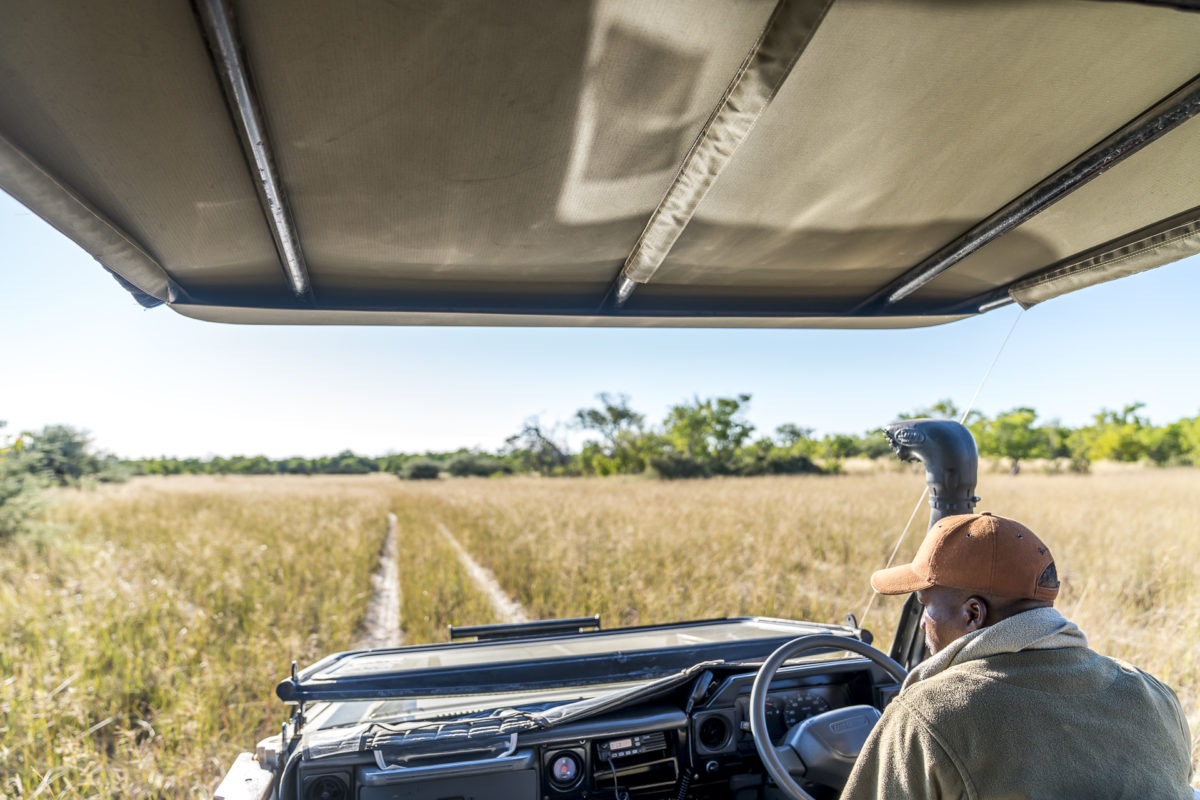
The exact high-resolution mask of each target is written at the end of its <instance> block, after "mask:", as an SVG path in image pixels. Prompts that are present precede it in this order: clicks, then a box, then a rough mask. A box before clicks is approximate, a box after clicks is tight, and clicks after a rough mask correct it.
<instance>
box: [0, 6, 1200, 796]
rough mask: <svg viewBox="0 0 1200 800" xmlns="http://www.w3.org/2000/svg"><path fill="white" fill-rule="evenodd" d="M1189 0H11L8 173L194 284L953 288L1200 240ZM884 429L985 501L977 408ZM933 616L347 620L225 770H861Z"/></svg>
mask: <svg viewBox="0 0 1200 800" xmlns="http://www.w3.org/2000/svg"><path fill="white" fill-rule="evenodd" d="M1189 5H1190V4H1189V3H1187V2H1183V0H1180V2H1176V3H1169V2H1164V3H1133V2H1127V3H1126V2H1089V1H1088V0H1073V1H1064V2H1042V1H1041V0H1038V1H1036V2H1003V3H1001V2H997V3H953V2H930V0H889V2H867V1H865V0H861V1H860V0H837V2H831V1H830V0H815V1H808V0H795V1H794V2H788V1H787V0H780V1H779V2H778V3H776V2H770V1H769V0H761V1H760V0H741V1H740V2H718V1H715V0H714V1H713V2H695V0H687V1H684V0H676V1H672V2H665V1H664V2H653V3H646V2H643V3H639V2H625V1H624V0H590V1H587V2H585V1H584V0H580V1H579V2H561V0H538V1H537V2H521V3H519V4H517V3H495V2H486V0H464V1H463V2H454V3H429V2H394V3H386V4H385V3H367V2H362V3H338V4H334V3H325V2H316V1H315V0H291V1H290V2H282V0H237V1H235V0H194V2H193V3H188V2H183V0H173V1H164V0H130V2H124V3H120V4H96V3H91V4H81V3H73V2H66V0H37V2H18V1H17V0H4V1H3V2H2V3H0V8H2V9H3V14H2V19H3V24H2V25H0V188H3V189H4V190H5V191H7V192H8V193H10V194H12V195H13V196H14V197H16V198H17V199H18V200H19V201H21V202H23V203H24V204H25V205H27V206H28V207H29V208H30V209H32V210H33V211H34V212H35V213H37V214H38V215H39V216H41V217H42V218H44V219H45V220H47V221H48V222H50V223H51V224H52V225H54V226H55V227H56V228H58V229H59V230H60V231H62V232H63V233H65V234H66V235H67V236H69V237H70V238H71V239H73V240H74V241H75V242H77V243H78V244H79V245H80V246H81V247H83V248H84V249H85V250H87V251H88V252H89V253H91V254H92V255H94V256H95V258H96V259H97V260H98V261H99V262H100V263H101V264H102V266H103V267H104V268H105V269H107V270H108V271H109V272H110V273H111V274H112V275H113V276H114V277H115V278H116V280H117V281H118V282H120V284H121V285H122V286H124V287H125V288H126V289H127V290H129V292H131V293H132V294H133V296H134V297H135V298H136V299H137V300H138V301H139V302H140V303H142V304H143V305H145V306H148V307H153V306H157V305H162V304H165V305H168V306H170V307H171V308H172V309H174V310H175V311H177V312H179V313H181V314H185V315H187V316H190V317H194V318H197V319H202V320H211V321H217V322H237V323H268V324H278V323H289V324H290V323H295V324H367V325H374V324H405V325H529V326H538V325H541V326H572V325H590V326H708V327H843V328H856V327H860V328H862V327H871V328H883V327H893V328H895V327H912V326H921V325H934V324H940V323H948V322H954V321H956V320H960V319H964V318H966V317H970V316H972V315H976V314H982V313H986V312H988V311H990V310H992V309H995V308H999V307H1001V306H1004V305H1007V304H1009V303H1013V302H1016V303H1020V304H1021V305H1023V306H1025V307H1028V306H1031V305H1034V304H1036V303H1040V302H1042V301H1045V300H1047V299H1050V298H1053V297H1056V296H1058V295H1060V294H1063V293H1065V292H1069V291H1074V290H1077V289H1080V288H1083V287H1086V286H1090V285H1093V284H1096V283H1099V282H1102V281H1107V280H1111V279H1114V278H1118V277H1121V276H1124V275H1128V274H1132V273H1135V272H1138V271H1142V270H1146V269H1150V268H1152V267H1156V266H1159V265H1162V264H1165V263H1168V262H1171V261H1175V260H1177V259H1180V258H1183V257H1185V256H1188V255H1192V254H1194V253H1197V252H1200V123H1197V122H1195V121H1194V120H1193V118H1194V117H1195V116H1196V114H1197V112H1198V111H1200V13H1193V11H1192V10H1191V9H1189V8H1188V6H1189ZM642 355H646V354H639V353H631V354H630V358H631V359H633V358H638V357H640V356H642ZM962 367H963V365H915V366H914V368H921V369H928V370H929V371H930V373H931V374H936V371H937V370H939V369H961V368H962ZM891 432H892V437H893V443H894V444H895V445H896V446H897V447H898V449H899V450H900V452H901V453H902V454H903V455H905V456H906V457H914V458H917V459H921V460H924V461H925V463H926V468H927V477H928V480H929V482H930V486H931V489H932V491H931V500H930V502H931V504H932V506H933V515H934V517H937V516H939V515H941V514H944V513H948V512H950V511H953V510H966V509H968V508H970V507H971V504H972V503H973V502H974V500H973V498H974V495H973V487H974V472H975V461H974V457H975V456H974V447H973V444H972V443H971V441H970V439H969V436H965V435H964V432H963V430H962V429H961V428H957V427H956V426H955V425H954V424H953V423H944V422H918V423H911V424H907V425H903V426H900V427H896V428H893V429H892V431H891ZM917 616H918V615H917V611H916V606H915V604H914V603H913V601H912V600H910V601H909V604H908V605H907V606H906V611H905V613H904V614H903V615H902V621H901V625H900V628H899V630H898V631H897V632H895V636H894V641H893V643H892V645H891V646H890V649H889V653H890V655H884V654H883V653H882V652H880V651H878V650H876V649H874V648H873V647H871V646H870V640H871V637H870V636H869V635H868V634H867V633H866V632H865V631H863V630H861V629H860V628H859V627H858V625H857V623H856V622H855V621H854V620H852V619H848V620H847V621H846V624H844V625H835V624H822V623H816V622H800V621H789V620H778V619H763V618H739V619H725V620H707V621H699V622H685V623H679V624H672V625H659V626H651V627H642V628H632V629H623V630H593V628H596V627H597V623H596V621H595V620H591V619H584V620H551V621H543V622H539V623H533V624H529V625H523V626H518V627H499V628H497V627H488V626H484V627H478V628H473V629H466V630H462V629H460V630H458V631H456V634H457V635H459V636H461V637H463V638H472V639H473V641H455V642H452V643H450V644H444V645H430V646H416V647H406V648H400V649H394V650H375V651H362V652H350V653H341V654H337V655H334V656H330V657H329V658H327V659H325V660H323V661H321V662H319V663H317V664H314V665H312V666H309V667H306V668H304V669H298V670H294V671H293V674H292V675H291V676H290V677H288V678H287V679H285V680H284V681H283V682H281V683H280V684H279V687H278V690H277V691H278V694H279V696H280V698H281V700H283V701H284V702H285V703H289V704H291V705H292V707H293V713H292V714H291V716H290V720H289V721H288V722H286V723H284V725H283V729H282V732H281V735H280V736H278V737H275V738H273V739H269V740H267V741H265V742H264V743H262V744H260V745H259V747H258V750H257V753H255V754H247V755H245V756H243V757H242V758H240V759H239V760H238V762H237V764H236V765H235V766H234V768H233V770H232V771H231V772H230V773H229V775H228V777H227V778H226V780H225V781H224V782H223V783H222V784H221V787H220V788H219V789H218V792H217V794H218V796H220V797H222V798H227V799H228V800H233V798H247V799H248V798H259V797H267V796H272V797H278V798H281V799H282V798H288V800H290V799H291V798H300V799H302V800H336V799H338V798H351V797H354V798H361V799H362V800H376V799H377V798H430V800H433V799H434V798H446V797H475V798H485V797H487V798H499V797H512V798H538V797H540V798H543V800H559V799H560V798H561V800H573V799H574V798H596V797H600V798H603V797H609V796H613V797H617V798H620V797H625V796H629V797H639V798H641V797H647V798H679V799H680V800H682V798H687V797H692V798H710V797H711V798H715V797H736V798H749V797H759V796H763V797H773V796H784V797H791V798H802V797H806V796H809V795H812V796H832V795H835V794H836V793H837V791H838V789H839V787H840V785H841V783H842V782H843V781H844V780H845V776H846V774H847V771H848V769H849V766H850V765H851V764H852V763H853V759H854V756H855V754H856V752H857V747H858V746H859V745H860V744H861V741H862V739H863V737H864V736H865V733H866V732H867V731H868V730H869V729H870V727H871V724H872V722H873V720H874V719H875V718H876V717H877V716H878V709H880V708H882V707H884V706H885V705H886V703H887V702H888V700H889V698H890V697H892V696H893V695H894V694H895V693H896V691H897V688H898V682H899V681H900V680H901V679H902V677H903V675H904V669H905V668H910V667H911V666H912V665H913V664H915V663H916V662H917V661H918V660H919V659H920V657H921V654H922V640H921V632H920V629H919V627H918V626H917V624H916V621H917ZM772 675H774V676H775V677H774V680H772ZM281 716H282V715H281Z"/></svg>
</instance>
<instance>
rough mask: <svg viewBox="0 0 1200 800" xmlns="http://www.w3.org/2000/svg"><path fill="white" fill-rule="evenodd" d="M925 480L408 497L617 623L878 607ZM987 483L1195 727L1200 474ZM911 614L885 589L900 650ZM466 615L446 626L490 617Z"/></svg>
mask: <svg viewBox="0 0 1200 800" xmlns="http://www.w3.org/2000/svg"><path fill="white" fill-rule="evenodd" d="M921 488H922V481H921V478H920V477H919V475H917V474H912V473H907V474H905V473H899V474H898V473H878V474H871V475H846V476H840V477H819V476H813V477H793V478H756V479H727V480H711V481H697V482H679V483H657V482H653V481H639V480H629V479H605V480H596V479H578V480H566V479H561V480H560V479H556V480H538V479H533V478H525V479H512V480H504V481H489V480H456V481H442V482H439V483H436V484H432V485H415V486H407V487H404V488H403V489H398V490H396V492H395V493H394V494H393V496H394V502H395V504H396V505H398V506H410V507H414V508H420V509H422V510H423V511H422V513H423V515H424V516H426V517H428V518H429V521H427V522H424V523H419V524H418V527H417V528H415V529H413V530H412V531H411V535H413V536H427V535H430V534H429V532H430V531H431V530H432V528H431V527H430V526H431V525H432V524H434V523H436V522H437V521H441V522H443V523H444V524H446V525H447V526H449V527H450V528H451V529H452V530H453V531H454V533H455V535H456V536H457V537H458V538H459V540H460V541H461V542H463V544H464V545H466V547H467V548H468V549H469V550H470V551H471V552H472V553H473V554H474V555H475V557H476V558H477V559H478V560H479V561H481V562H482V563H483V564H484V565H485V566H487V567H488V568H489V569H491V570H492V571H493V572H494V573H495V574H496V576H497V578H498V580H499V581H500V583H501V584H502V585H503V586H504V588H505V589H506V590H507V591H508V592H509V593H510V594H511V595H512V596H513V597H515V598H517V599H518V600H519V601H520V602H521V603H522V604H524V605H525V607H526V608H527V609H528V610H529V611H530V613H531V614H532V615H533V616H534V617H554V616H577V615H584V614H592V613H600V614H601V615H602V617H603V619H604V622H605V624H606V625H607V626H610V627H611V626H615V625H625V624H647V623H655V622H665V621H670V620H675V619H695V618H705V617H716V616H726V615H738V614H763V615H771V616H784V617H794V618H801V619H811V620H817V621H825V622H839V621H841V620H842V618H843V616H844V615H845V613H846V612H851V611H852V612H854V613H855V614H857V615H860V616H861V613H862V610H863V608H864V606H865V605H866V603H867V601H868V599H869V597H870V590H869V587H868V577H869V576H870V573H871V572H872V571H873V570H875V569H877V568H879V567H880V566H882V565H883V563H884V562H885V561H886V559H887V556H888V554H889V553H890V551H891V548H892V547H893V546H894V545H895V541H896V538H897V536H898V535H899V532H900V530H901V528H902V527H903V526H904V523H905V521H906V520H907V519H908V516H909V514H910V513H911V511H912V508H913V505H914V504H915V502H916V500H917V496H918V495H919V493H920V491H921ZM979 493H980V494H981V495H983V501H982V502H981V503H980V506H979V508H980V510H992V511H995V512H996V513H1000V514H1004V515H1007V516H1012V517H1015V518H1017V519H1020V520H1022V521H1025V522H1026V523H1027V524H1029V525H1030V527H1032V528H1033V529H1034V530H1035V531H1038V532H1039V533H1041V534H1043V535H1044V538H1045V539H1046V541H1047V543H1048V544H1050V545H1051V547H1052V549H1053V550H1054V553H1055V556H1056V559H1057V561H1058V564H1059V565H1060V569H1061V578H1062V582H1063V589H1062V593H1061V594H1060V598H1059V602H1058V606H1059V608H1061V609H1062V610H1064V612H1065V613H1066V614H1067V616H1069V617H1071V618H1072V619H1074V620H1075V621H1076V622H1078V623H1079V625H1080V626H1081V627H1082V628H1083V630H1084V631H1085V632H1086V633H1087V634H1088V636H1089V638H1090V639H1091V642H1092V645H1093V646H1094V647H1095V648H1096V649H1097V650H1099V651H1100V652H1103V653H1107V654H1110V655H1113V656H1116V657H1118V658H1122V659H1125V660H1127V661H1130V662H1132V663H1135V664H1137V665H1138V666H1141V667H1143V668H1144V669H1147V670H1149V671H1150V672H1152V673H1154V674H1155V675H1157V676H1158V677H1160V678H1162V679H1163V680H1165V681H1166V682H1168V683H1169V684H1171V685H1172V686H1174V687H1175V688H1176V690H1177V691H1178V692H1179V695H1180V698H1181V700H1182V702H1183V705H1184V708H1185V710H1186V711H1187V712H1188V715H1189V719H1190V722H1191V727H1192V731H1193V740H1196V739H1197V737H1198V736H1200V568H1198V565H1200V471H1197V470H1139V471H1136V472H1125V473H1121V474H1106V475H1095V476H1074V475H1059V476H1045V475H1036V474H1024V475H1020V476H1016V477H1013V476H1008V475H987V476H985V477H984V479H983V481H982V483H981V486H980V489H979ZM927 519H928V508H927V507H926V506H924V505H922V508H921V510H920V512H919V513H918V516H917V521H916V522H915V523H914V526H913V530H911V531H910V533H909V535H908V537H907V539H906V541H905V544H904V546H903V547H902V548H901V551H900V554H899V557H898V559H899V561H901V562H902V561H905V560H908V559H909V558H911V557H912V554H913V553H914V552H915V550H916V548H917V545H918V544H919V542H920V539H921V533H922V532H923V531H924V524H925V521H926V520H927ZM899 610H900V600H899V599H897V598H880V599H879V600H877V601H876V604H875V606H874V608H873V610H872V611H871V614H870V618H869V619H867V620H866V621H865V624H866V625H867V627H869V628H871V629H873V630H874V631H876V632H877V633H878V638H879V640H880V643H881V644H882V645H884V646H886V644H887V643H888V642H889V641H890V637H891V631H892V630H894V628H895V621H896V619H897V617H898V615H899ZM456 611H458V612H459V613H456V614H455V615H453V616H450V617H448V618H444V619H442V620H441V622H443V623H445V622H454V623H459V624H462V623H473V622H484V621H488V620H487V619H478V618H471V617H469V615H467V614H465V613H462V611H463V610H461V609H460V610H456ZM485 616H486V614H485ZM1194 758H1195V751H1194ZM1198 781H1200V774H1198Z"/></svg>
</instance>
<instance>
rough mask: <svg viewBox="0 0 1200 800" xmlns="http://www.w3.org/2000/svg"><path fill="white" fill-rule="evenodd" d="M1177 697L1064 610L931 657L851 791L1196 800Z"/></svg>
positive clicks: (1000, 627)
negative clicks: (1092, 640) (1100, 649)
mask: <svg viewBox="0 0 1200 800" xmlns="http://www.w3.org/2000/svg"><path fill="white" fill-rule="evenodd" d="M1190 781H1191V736H1190V733H1189V731H1188V726H1187V720H1186V718H1185V717H1184V714H1183V709H1182V708H1181V707H1180V705H1179V700H1178V698H1176V696H1175V693H1174V692H1173V691H1172V690H1171V689H1170V688H1169V687H1168V686H1166V685H1165V684H1163V683H1161V682H1160V681H1158V680H1157V679H1155V678H1154V677H1153V676H1151V675H1150V674H1148V673H1146V672H1143V671H1142V670H1139V669H1137V668H1135V667H1132V666H1130V665H1128V664H1124V663H1122V662H1120V661H1116V660H1114V659H1111V658H1107V657H1105V656H1102V655H1100V654H1098V653H1096V652H1094V651H1092V650H1090V649H1089V648H1088V647H1087V639H1086V638H1085V637H1084V635H1083V634H1082V633H1081V632H1080V631H1079V629H1078V628H1077V627H1076V626H1075V625H1074V624H1073V623H1071V622H1069V621H1067V620H1066V619H1064V618H1063V617H1062V615H1061V614H1059V613H1058V612H1057V611H1056V610H1054V609H1052V608H1039V609H1034V610H1031V611H1026V612H1024V613H1022V614H1017V615H1015V616H1013V617H1009V618H1008V619H1005V620H1003V621H1001V622H998V623H996V624H995V625H992V626H989V627H987V628H983V629H980V630H978V631H973V632H971V633H970V634H967V635H966V636H963V637H961V638H959V639H957V640H955V641H954V642H951V643H950V645H948V646H947V647H946V648H945V649H944V650H942V651H940V652H939V653H938V654H937V655H935V656H933V657H932V658H930V659H928V660H927V661H925V662H924V663H922V664H920V665H918V666H917V667H916V668H915V669H914V670H913V672H912V673H910V675H909V677H908V680H906V681H905V683H904V686H903V688H902V689H901V691H900V694H899V695H898V696H897V697H896V698H895V699H894V700H892V702H891V703H890V704H889V705H888V707H887V709H886V710H885V711H884V713H883V717H882V718H881V719H880V720H879V723H878V725H876V727H875V730H874V731H872V733H871V735H870V737H869V738H868V739H867V742H866V744H865V745H864V746H863V750H862V753H861V755H860V756H859V758H858V762H857V763H856V764H855V767H854V770H853V772H852V773H851V775H850V779H849V781H848V782H847V784H846V788H845V790H844V791H843V793H842V798H843V800H869V799H870V800H873V799H874V798H880V799H881V800H892V799H893V798H896V799H898V798H906V799H907V798H971V799H972V800H991V799H992V798H995V799H996V800H999V798H1004V800H1025V799H1027V800H1042V798H1046V799H1047V800H1049V799H1050V798H1054V800H1063V799H1064V798H1091V799H1098V798H1114V799H1115V798H1164V799H1165V800H1176V799H1177V800H1192V797H1193V795H1192V790H1191V788H1190V786H1189V784H1190Z"/></svg>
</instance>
